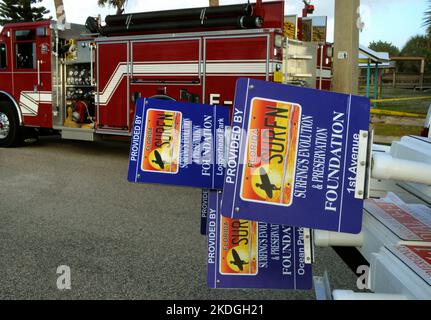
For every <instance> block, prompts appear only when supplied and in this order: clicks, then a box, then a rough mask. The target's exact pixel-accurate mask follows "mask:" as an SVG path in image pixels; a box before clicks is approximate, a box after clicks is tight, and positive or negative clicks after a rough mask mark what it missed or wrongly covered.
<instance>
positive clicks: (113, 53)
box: [96, 41, 130, 130]
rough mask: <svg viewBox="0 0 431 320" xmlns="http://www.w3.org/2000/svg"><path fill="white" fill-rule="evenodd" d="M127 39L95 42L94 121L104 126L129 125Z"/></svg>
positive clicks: (122, 127) (113, 127)
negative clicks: (95, 111)
mask: <svg viewBox="0 0 431 320" xmlns="http://www.w3.org/2000/svg"><path fill="white" fill-rule="evenodd" d="M128 61H129V42H127V41H125V42H103V43H98V45H97V87H98V88H97V92H98V95H97V97H96V104H97V105H98V107H97V124H98V127H99V128H104V129H120V130H127V129H128V109H129V99H128V82H129V72H130V69H129V68H128Z"/></svg>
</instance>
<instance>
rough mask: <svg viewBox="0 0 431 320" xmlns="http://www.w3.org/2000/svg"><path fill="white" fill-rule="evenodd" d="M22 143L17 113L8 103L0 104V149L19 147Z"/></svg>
mask: <svg viewBox="0 0 431 320" xmlns="http://www.w3.org/2000/svg"><path fill="white" fill-rule="evenodd" d="M21 141H22V130H21V127H20V126H19V120H18V117H17V115H16V114H15V112H14V111H13V110H12V108H10V106H9V104H8V103H5V102H0V148H8V147H12V146H17V145H19V144H20V143H21Z"/></svg>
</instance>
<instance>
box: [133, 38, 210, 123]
mask: <svg viewBox="0 0 431 320" xmlns="http://www.w3.org/2000/svg"><path fill="white" fill-rule="evenodd" d="M201 42H202V40H201V38H200V37H194V38H179V39H151V40H137V41H132V42H131V51H132V54H131V57H132V61H131V79H130V95H131V98H133V97H137V96H143V97H152V96H159V97H166V98H171V99H175V100H189V101H194V102H200V98H199V97H200V96H201V95H202V54H201V47H202V43H201ZM192 96H193V97H196V98H197V100H192V99H191V97H192ZM187 98H189V99H187ZM131 100H132V99H131ZM131 105H134V103H133V100H132V101H131ZM133 114H134V106H133V107H132V108H131V110H130V115H131V116H130V121H132V119H133Z"/></svg>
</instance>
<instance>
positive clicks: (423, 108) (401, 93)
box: [362, 88, 431, 114]
mask: <svg viewBox="0 0 431 320" xmlns="http://www.w3.org/2000/svg"><path fill="white" fill-rule="evenodd" d="M362 94H363V93H362ZM415 96H416V97H426V96H429V97H430V99H429V100H412V101H397V102H385V103H381V102H379V103H377V108H378V109H383V110H393V111H402V112H411V113H422V114H426V113H427V112H428V108H429V106H430V105H431V92H421V91H413V90H411V89H394V88H383V89H382V94H381V97H380V99H392V98H406V97H415Z"/></svg>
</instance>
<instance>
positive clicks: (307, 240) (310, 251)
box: [304, 228, 314, 264]
mask: <svg viewBox="0 0 431 320" xmlns="http://www.w3.org/2000/svg"><path fill="white" fill-rule="evenodd" d="M304 255H305V264H312V263H313V262H314V241H313V237H312V232H311V230H310V229H308V228H304Z"/></svg>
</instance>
